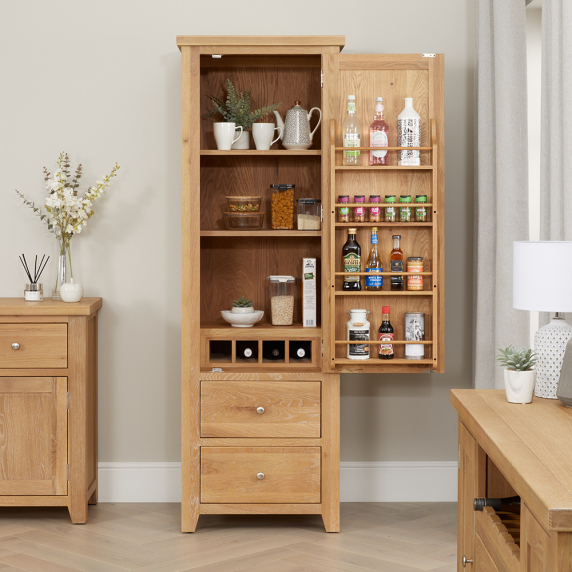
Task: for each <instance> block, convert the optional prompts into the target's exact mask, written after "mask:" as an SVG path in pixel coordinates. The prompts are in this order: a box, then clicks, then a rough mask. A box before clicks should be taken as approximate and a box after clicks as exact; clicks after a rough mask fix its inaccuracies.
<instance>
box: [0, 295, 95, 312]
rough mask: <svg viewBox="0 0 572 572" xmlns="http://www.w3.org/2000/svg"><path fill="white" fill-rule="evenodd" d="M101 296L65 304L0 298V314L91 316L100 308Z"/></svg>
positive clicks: (50, 301)
mask: <svg viewBox="0 0 572 572" xmlns="http://www.w3.org/2000/svg"><path fill="white" fill-rule="evenodd" d="M102 303H103V301H102V299H101V298H82V299H81V301H79V302H75V303H73V304H67V303H66V302H62V301H61V300H53V299H52V298H44V300H43V301H42V302H26V301H25V300H24V298H0V316H91V314H93V313H94V312H97V310H99V309H100V308H101V305H102Z"/></svg>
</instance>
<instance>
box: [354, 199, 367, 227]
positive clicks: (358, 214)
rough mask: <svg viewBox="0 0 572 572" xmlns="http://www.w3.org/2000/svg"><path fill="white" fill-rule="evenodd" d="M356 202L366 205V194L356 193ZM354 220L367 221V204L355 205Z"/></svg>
mask: <svg viewBox="0 0 572 572" xmlns="http://www.w3.org/2000/svg"><path fill="white" fill-rule="evenodd" d="M354 203H355V204H362V203H363V204H364V205H365V195H354ZM354 222H365V206H363V207H354Z"/></svg>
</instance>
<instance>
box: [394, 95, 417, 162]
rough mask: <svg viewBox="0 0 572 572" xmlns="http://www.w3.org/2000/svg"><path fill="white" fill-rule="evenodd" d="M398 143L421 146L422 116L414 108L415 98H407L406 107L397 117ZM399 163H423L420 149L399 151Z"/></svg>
mask: <svg viewBox="0 0 572 572" xmlns="http://www.w3.org/2000/svg"><path fill="white" fill-rule="evenodd" d="M397 145H398V146H399V147H421V117H420V116H419V113H417V111H415V109H413V98H412V97H406V98H405V108H404V109H403V111H402V112H401V113H400V114H399V116H398V117H397ZM398 164H399V165H404V166H415V165H421V152H420V151H399V163H398Z"/></svg>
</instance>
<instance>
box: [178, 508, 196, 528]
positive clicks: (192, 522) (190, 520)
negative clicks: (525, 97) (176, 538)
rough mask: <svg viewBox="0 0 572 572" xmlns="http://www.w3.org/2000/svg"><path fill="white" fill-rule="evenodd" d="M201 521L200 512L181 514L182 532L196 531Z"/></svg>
mask: <svg viewBox="0 0 572 572" xmlns="http://www.w3.org/2000/svg"><path fill="white" fill-rule="evenodd" d="M198 522H199V514H198V512H196V513H195V512H194V511H193V513H187V514H182V515H181V532H195V530H196V529H197V523H198Z"/></svg>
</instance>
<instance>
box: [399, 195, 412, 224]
mask: <svg viewBox="0 0 572 572" xmlns="http://www.w3.org/2000/svg"><path fill="white" fill-rule="evenodd" d="M410 202H411V195H401V196H400V197H399V204H400V205H402V204H407V203H410ZM399 222H411V207H410V206H408V207H401V208H400V209H399Z"/></svg>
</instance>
